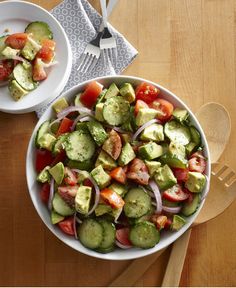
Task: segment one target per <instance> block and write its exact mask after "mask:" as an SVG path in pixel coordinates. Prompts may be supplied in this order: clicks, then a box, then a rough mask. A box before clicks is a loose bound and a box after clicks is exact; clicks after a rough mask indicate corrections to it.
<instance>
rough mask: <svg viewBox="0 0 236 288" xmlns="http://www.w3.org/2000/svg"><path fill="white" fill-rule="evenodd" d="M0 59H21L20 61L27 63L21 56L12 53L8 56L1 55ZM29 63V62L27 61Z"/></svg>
mask: <svg viewBox="0 0 236 288" xmlns="http://www.w3.org/2000/svg"><path fill="white" fill-rule="evenodd" d="M0 60H18V61H21V62H27V63H29V62H28V61H27V60H25V59H24V58H23V57H21V56H18V55H12V56H9V57H5V56H1V57H0ZM29 64H30V63H29Z"/></svg>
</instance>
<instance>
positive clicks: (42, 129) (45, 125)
mask: <svg viewBox="0 0 236 288" xmlns="http://www.w3.org/2000/svg"><path fill="white" fill-rule="evenodd" d="M49 126H50V121H49V120H47V121H45V122H43V124H41V126H40V127H39V129H38V131H37V134H36V137H35V145H36V146H37V147H39V146H40V145H39V139H40V138H41V137H42V136H43V135H44V134H46V133H47V132H48V130H49Z"/></svg>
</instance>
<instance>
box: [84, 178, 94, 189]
mask: <svg viewBox="0 0 236 288" xmlns="http://www.w3.org/2000/svg"><path fill="white" fill-rule="evenodd" d="M83 185H84V186H88V187H91V188H93V183H92V182H91V181H90V180H89V179H85V180H84V182H83Z"/></svg>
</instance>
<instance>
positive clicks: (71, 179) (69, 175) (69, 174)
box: [64, 167, 77, 186]
mask: <svg viewBox="0 0 236 288" xmlns="http://www.w3.org/2000/svg"><path fill="white" fill-rule="evenodd" d="M64 170H65V176H64V181H65V183H66V184H68V185H71V186H74V185H76V184H77V177H76V175H75V173H74V172H73V171H72V170H71V169H70V168H68V167H65V169H64Z"/></svg>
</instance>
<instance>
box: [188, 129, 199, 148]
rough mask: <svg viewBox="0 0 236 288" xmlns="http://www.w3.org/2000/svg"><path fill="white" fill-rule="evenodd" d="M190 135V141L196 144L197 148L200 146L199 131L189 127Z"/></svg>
mask: <svg viewBox="0 0 236 288" xmlns="http://www.w3.org/2000/svg"><path fill="white" fill-rule="evenodd" d="M189 130H190V133H191V140H192V142H194V143H195V144H196V146H199V145H200V144H201V135H200V133H199V131H198V130H197V129H196V128H195V127H194V126H190V127H189Z"/></svg>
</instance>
